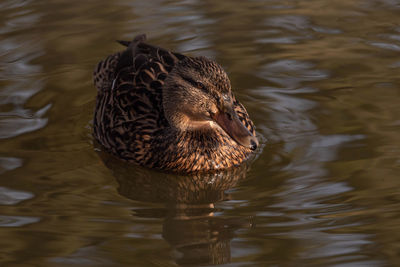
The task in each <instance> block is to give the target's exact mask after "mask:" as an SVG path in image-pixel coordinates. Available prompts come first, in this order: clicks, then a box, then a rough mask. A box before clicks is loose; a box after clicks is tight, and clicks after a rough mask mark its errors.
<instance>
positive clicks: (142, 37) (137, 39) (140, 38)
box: [117, 34, 147, 47]
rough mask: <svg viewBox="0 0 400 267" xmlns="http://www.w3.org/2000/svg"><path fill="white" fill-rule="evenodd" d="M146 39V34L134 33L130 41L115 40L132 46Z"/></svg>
mask: <svg viewBox="0 0 400 267" xmlns="http://www.w3.org/2000/svg"><path fill="white" fill-rule="evenodd" d="M146 39H147V38H146V34H139V35H136V36H135V38H133V40H132V41H124V40H117V42H118V43H120V44H122V45H123V46H126V47H129V46H131V47H134V46H136V45H137V44H139V43H141V42H144V41H146Z"/></svg>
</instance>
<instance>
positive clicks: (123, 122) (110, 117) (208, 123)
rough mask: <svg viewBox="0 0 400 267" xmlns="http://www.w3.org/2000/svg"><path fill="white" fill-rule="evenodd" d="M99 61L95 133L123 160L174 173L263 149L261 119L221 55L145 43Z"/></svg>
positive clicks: (214, 167) (206, 168)
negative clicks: (237, 91) (236, 89)
mask: <svg viewBox="0 0 400 267" xmlns="http://www.w3.org/2000/svg"><path fill="white" fill-rule="evenodd" d="M118 42H119V43H120V44H122V45H123V46H124V47H125V50H123V51H120V52H117V53H114V54H112V55H110V56H108V57H106V58H105V59H104V60H102V61H100V62H99V63H98V64H97V66H96V67H95V70H94V75H93V79H94V85H95V87H96V88H97V97H96V105H95V112H94V118H93V136H94V139H95V141H96V142H97V143H98V144H100V146H101V147H102V149H104V150H105V151H107V153H110V154H112V155H113V156H116V157H117V158H119V159H120V160H123V161H126V162H129V163H133V164H136V165H140V166H144V167H147V168H151V169H157V170H162V171H170V172H174V173H195V172H212V171H218V170H224V169H228V168H232V167H234V166H239V165H241V164H242V163H243V162H245V161H246V160H248V159H249V158H250V157H251V155H252V154H254V153H255V150H256V149H257V147H258V146H259V141H258V139H257V136H256V131H255V126H254V123H253V122H252V121H251V119H250V117H249V115H248V113H247V111H246V109H245V107H244V106H243V105H242V104H241V103H240V102H239V101H238V100H237V99H236V98H235V96H234V94H233V92H232V88H231V83H230V80H229V78H228V75H227V73H226V72H225V71H224V69H223V68H222V67H221V66H220V65H219V64H218V63H216V62H215V61H214V60H211V59H208V58H206V57H203V56H199V57H191V56H187V55H183V54H180V53H176V52H173V51H170V50H167V49H164V48H161V47H158V46H155V45H151V44H149V43H147V42H146V35H145V34H140V35H137V36H136V37H135V38H134V39H133V40H132V41H118Z"/></svg>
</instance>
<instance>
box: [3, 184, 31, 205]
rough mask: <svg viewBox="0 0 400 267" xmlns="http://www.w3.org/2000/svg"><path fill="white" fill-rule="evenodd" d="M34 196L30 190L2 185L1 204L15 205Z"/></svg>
mask: <svg viewBox="0 0 400 267" xmlns="http://www.w3.org/2000/svg"><path fill="white" fill-rule="evenodd" d="M33 197H34V195H33V194H32V193H29V192H24V191H17V190H12V189H9V188H6V187H0V205H15V204H18V203H19V202H21V201H24V200H27V199H31V198H33Z"/></svg>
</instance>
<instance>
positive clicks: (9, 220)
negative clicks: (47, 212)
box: [0, 215, 40, 227]
mask: <svg viewBox="0 0 400 267" xmlns="http://www.w3.org/2000/svg"><path fill="white" fill-rule="evenodd" d="M39 221H40V219H39V218H38V217H28V216H6V215H0V227H21V226H24V225H27V224H32V223H36V222H39Z"/></svg>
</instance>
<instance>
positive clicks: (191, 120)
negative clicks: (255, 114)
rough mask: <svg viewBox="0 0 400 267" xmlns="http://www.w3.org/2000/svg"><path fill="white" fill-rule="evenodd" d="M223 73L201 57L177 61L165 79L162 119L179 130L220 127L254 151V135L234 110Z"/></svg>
mask: <svg viewBox="0 0 400 267" xmlns="http://www.w3.org/2000/svg"><path fill="white" fill-rule="evenodd" d="M233 100H234V98H233V94H232V91H231V85H230V81H229V78H228V76H227V74H226V72H225V71H224V70H223V69H222V67H221V66H220V65H218V64H217V63H216V62H214V61H212V60H210V59H207V58H205V57H196V58H185V59H184V60H182V61H180V62H178V63H177V64H176V65H175V67H174V68H173V69H172V71H171V72H170V73H169V75H168V77H167V78H166V80H165V84H164V87H163V106H164V113H165V116H166V118H167V119H168V121H169V123H170V124H171V126H172V127H175V128H176V129H177V130H179V131H188V130H207V129H214V130H215V128H220V129H222V130H223V131H225V132H226V133H227V134H228V135H229V136H230V137H231V138H232V139H233V140H235V142H236V143H238V144H240V145H242V146H244V147H247V148H250V149H252V150H255V149H256V148H257V146H258V140H257V138H256V137H255V136H254V135H253V134H252V133H251V132H250V131H249V130H248V129H247V128H246V127H245V126H244V124H243V123H242V122H241V121H240V119H239V117H238V115H237V113H236V111H235V110H234V103H233Z"/></svg>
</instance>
